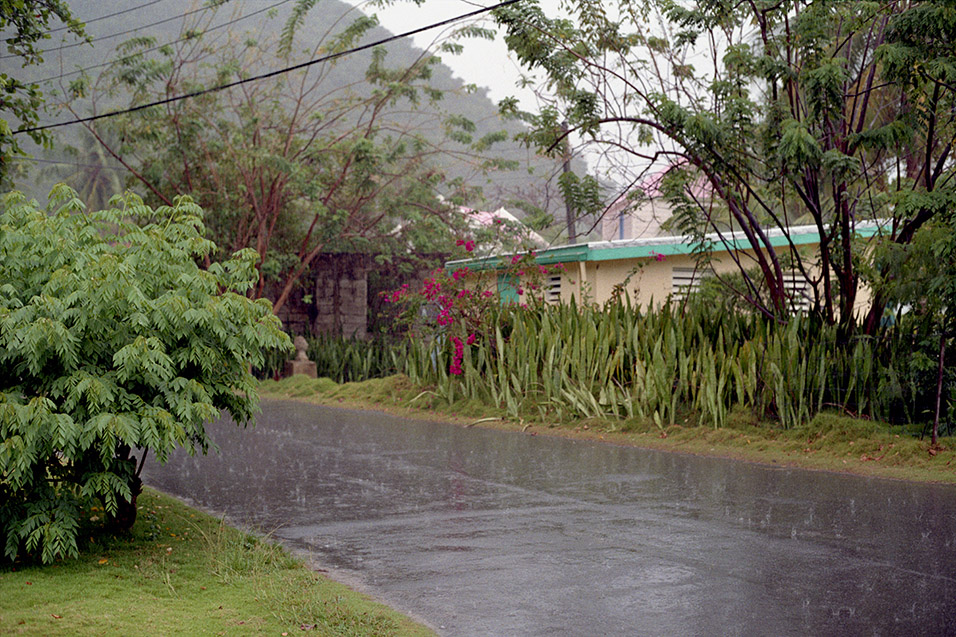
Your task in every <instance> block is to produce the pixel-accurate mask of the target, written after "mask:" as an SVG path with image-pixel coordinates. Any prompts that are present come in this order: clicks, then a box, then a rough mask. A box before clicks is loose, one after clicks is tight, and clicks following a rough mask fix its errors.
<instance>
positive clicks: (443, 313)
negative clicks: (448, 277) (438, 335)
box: [435, 294, 455, 327]
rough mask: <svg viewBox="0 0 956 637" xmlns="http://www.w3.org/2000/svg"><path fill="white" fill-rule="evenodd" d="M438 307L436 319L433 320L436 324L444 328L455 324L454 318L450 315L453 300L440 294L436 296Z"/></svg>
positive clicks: (453, 305)
mask: <svg viewBox="0 0 956 637" xmlns="http://www.w3.org/2000/svg"><path fill="white" fill-rule="evenodd" d="M438 307H439V311H438V318H437V319H435V322H436V323H438V324H439V325H441V326H442V327H444V326H446V325H451V324H452V323H454V322H455V317H454V316H452V315H451V311H452V309H453V308H454V307H455V299H453V298H452V297H450V296H447V295H445V294H441V295H439V296H438Z"/></svg>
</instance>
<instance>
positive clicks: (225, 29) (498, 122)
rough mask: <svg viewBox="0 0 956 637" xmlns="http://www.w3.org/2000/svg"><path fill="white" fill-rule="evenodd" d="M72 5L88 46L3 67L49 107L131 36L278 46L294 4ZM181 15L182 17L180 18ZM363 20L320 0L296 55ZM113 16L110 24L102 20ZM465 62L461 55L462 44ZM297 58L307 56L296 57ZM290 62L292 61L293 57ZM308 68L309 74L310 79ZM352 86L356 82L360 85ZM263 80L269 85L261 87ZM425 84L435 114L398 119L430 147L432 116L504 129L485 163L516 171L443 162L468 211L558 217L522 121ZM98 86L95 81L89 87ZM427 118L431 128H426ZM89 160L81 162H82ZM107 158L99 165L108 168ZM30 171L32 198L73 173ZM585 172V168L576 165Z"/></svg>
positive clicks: (334, 83)
mask: <svg viewBox="0 0 956 637" xmlns="http://www.w3.org/2000/svg"><path fill="white" fill-rule="evenodd" d="M70 4H71V7H72V8H73V10H74V13H75V14H76V15H77V16H78V17H79V18H80V19H83V20H85V21H87V31H88V33H89V35H90V36H91V37H92V38H93V42H92V44H82V45H79V46H77V45H76V41H75V40H66V41H61V40H59V39H58V36H60V35H61V33H62V32H60V33H54V34H53V38H52V39H51V40H49V41H47V43H46V44H45V46H44V48H45V49H47V50H48V53H47V54H46V56H45V57H46V60H45V63H44V64H43V65H42V66H39V67H31V68H28V69H24V70H18V69H12V68H10V63H11V62H12V60H10V59H3V60H0V63H2V64H3V68H4V71H5V72H9V73H11V74H14V75H19V74H21V73H22V74H24V77H25V78H26V79H31V80H35V81H37V80H51V81H47V82H45V83H44V86H45V87H46V89H47V91H48V94H49V96H50V99H49V101H50V103H51V104H52V103H54V102H55V97H54V95H55V94H56V93H62V92H64V91H65V90H66V89H67V88H68V86H69V82H70V81H72V80H75V79H76V78H77V77H78V75H79V74H78V73H77V70H78V69H87V71H86V72H87V73H88V74H89V76H90V77H91V78H92V79H93V80H95V79H96V78H97V76H98V74H100V73H102V72H103V70H104V69H105V68H106V65H107V64H108V63H109V61H110V60H112V59H115V58H116V57H117V55H118V53H117V51H116V49H117V47H118V46H119V45H120V44H121V43H122V42H124V41H126V40H127V39H129V38H132V37H152V38H155V41H156V44H155V46H157V47H158V46H160V45H162V44H166V43H175V42H176V41H177V40H181V38H182V33H183V32H184V29H189V28H199V29H201V30H203V31H204V36H203V37H204V40H205V41H207V42H210V43H213V44H214V43H217V42H219V43H221V42H224V41H226V40H225V39H226V38H227V37H230V34H231V35H232V37H241V38H254V39H256V40H267V39H270V38H271V39H275V38H277V37H278V36H279V33H280V30H281V27H282V25H284V24H285V23H286V20H287V18H288V16H289V14H290V11H291V9H292V7H293V6H294V5H295V3H294V2H292V1H291V0H270V1H269V2H265V1H261V0H259V1H257V0H245V1H239V0H236V1H234V2H230V3H228V4H227V5H226V6H224V7H222V8H221V9H219V11H218V12H217V14H216V15H215V17H214V18H212V19H209V18H208V15H209V14H208V13H206V12H204V11H203V10H202V8H201V6H200V5H199V4H187V3H183V2H177V1H176V0H118V1H117V2H113V3H110V4H109V5H104V4H103V3H101V2H96V1H95V0H73V1H72V2H71V3H70ZM184 15H185V17H183V16H184ZM360 15H361V14H360V13H359V12H358V11H357V10H356V9H354V8H352V7H350V6H349V5H348V4H345V3H344V2H340V1H339V0H322V1H321V2H319V3H318V4H317V5H316V6H315V7H314V8H313V9H312V10H311V11H310V12H309V13H308V14H307V15H306V17H305V19H304V21H303V22H302V24H301V26H300V28H299V32H298V35H297V39H296V48H297V49H300V50H304V49H306V48H311V47H312V46H313V43H315V42H321V41H323V40H326V39H327V35H328V34H330V33H339V32H341V31H342V30H343V29H344V28H346V26H347V25H348V24H349V23H350V22H351V21H353V20H354V19H356V18H358V17H360ZM104 16H111V17H104ZM390 35H391V34H390V32H389V31H387V30H386V29H384V28H381V27H375V28H373V29H371V30H370V31H369V32H368V33H367V34H366V35H365V36H364V37H363V39H362V40H361V43H362V44H364V43H368V42H375V41H378V40H381V39H384V38H386V37H388V36H390ZM464 46H465V49H464V53H462V55H468V48H467V42H465V44H464ZM384 48H385V50H386V51H387V55H386V64H387V65H388V66H390V67H401V66H405V65H408V64H410V63H411V62H412V61H413V60H415V59H416V58H418V57H419V56H420V55H422V51H420V50H418V49H416V48H414V47H413V46H412V45H411V44H410V42H409V41H408V40H397V41H393V42H390V43H388V44H387V45H385V46H384ZM299 59H308V58H307V57H300V58H299ZM371 59H372V53H371V51H370V50H365V51H361V52H359V53H356V54H352V55H349V56H347V57H344V58H340V59H339V60H338V61H337V62H336V63H335V64H328V63H326V64H325V65H323V66H322V68H321V70H320V69H318V68H317V69H316V72H318V73H323V74H325V77H324V79H323V84H322V85H323V87H324V90H329V91H333V90H339V89H342V88H343V87H352V90H362V89H361V88H358V89H356V88H355V87H356V86H357V85H359V84H360V83H361V82H360V81H361V80H362V78H364V77H365V71H366V69H367V67H368V65H369V63H370V61H371ZM297 61H299V60H298V59H297ZM271 70H274V69H272V68H250V69H248V70H247V72H248V74H250V75H255V74H259V73H263V72H268V71H271ZM311 72H312V71H310V73H311ZM357 80H358V82H357ZM265 81H269V80H265ZM431 84H432V86H433V87H434V88H437V89H439V90H441V91H442V92H443V93H444V97H443V99H442V100H441V101H440V102H438V103H437V105H436V106H435V107H433V108H432V113H431V114H430V115H426V114H422V113H418V114H414V115H413V114H408V113H405V114H403V115H401V116H400V117H405V118H406V119H405V120H404V121H403V122H402V123H403V124H405V125H412V124H415V119H414V118H420V119H421V122H422V125H423V126H424V127H426V129H427V131H428V134H429V135H430V136H431V138H432V139H434V141H435V143H436V144H437V143H443V144H445V145H447V140H442V138H443V131H442V129H441V127H438V126H435V124H434V122H435V121H438V119H436V118H441V119H444V118H447V117H448V116H449V115H451V114H454V115H456V116H460V117H464V118H467V119H469V120H471V121H472V122H474V123H475V125H476V130H475V131H474V132H473V133H472V137H473V138H474V139H478V138H481V137H483V136H484V135H487V134H489V133H494V132H498V131H505V132H506V133H507V138H508V139H507V141H504V142H500V143H497V144H495V145H494V146H492V148H491V149H490V151H488V155H489V156H493V157H495V158H497V159H503V160H506V161H512V162H517V165H518V168H517V169H514V170H495V171H492V172H488V173H484V174H483V173H482V172H480V171H477V170H476V169H475V167H474V165H473V162H472V161H469V160H464V159H462V158H461V157H458V158H455V157H452V156H451V155H445V156H443V158H442V160H441V168H442V169H443V170H444V171H445V172H446V174H447V175H448V177H449V179H451V178H455V177H459V178H462V179H465V180H466V181H467V182H468V183H469V184H470V185H472V186H477V187H480V188H481V192H482V194H483V197H484V200H481V199H480V198H476V199H475V200H474V201H472V202H469V203H470V204H471V205H473V206H474V207H481V208H485V209H494V208H497V207H498V206H502V205H505V206H507V207H509V208H510V209H512V210H513V211H515V212H516V214H518V215H519V216H522V212H521V206H520V205H518V204H516V202H515V200H522V201H525V202H527V203H528V204H530V205H531V206H538V207H541V208H545V209H547V210H548V211H549V212H551V213H552V214H553V215H554V216H555V217H556V218H558V219H561V218H563V203H562V201H561V199H560V196H559V195H558V193H557V181H556V175H557V174H558V172H559V171H560V163H559V162H556V161H553V160H548V159H545V158H541V157H536V156H535V155H534V153H533V152H531V151H529V150H528V149H527V148H525V147H524V146H523V145H521V144H520V143H517V142H514V141H512V139H511V138H513V136H514V135H515V134H516V133H519V132H521V130H522V128H521V124H520V123H517V122H514V121H503V120H502V119H501V118H500V117H499V115H498V111H497V106H496V105H495V104H494V103H493V102H492V101H491V100H490V99H488V97H487V91H486V90H485V89H482V88H477V89H476V90H469V87H466V86H465V85H464V83H463V82H462V80H461V79H460V78H457V77H455V76H454V74H453V73H452V71H451V70H450V69H449V68H448V67H447V66H445V65H443V64H438V65H436V66H435V67H434V69H433V76H432V79H431ZM94 88H95V82H94ZM94 95H95V97H96V111H97V112H104V111H105V110H108V109H107V105H108V104H111V103H112V104H116V105H125V104H126V103H128V98H127V97H124V96H122V95H121V96H114V97H112V98H106V97H104V95H102V93H98V94H97V93H94ZM91 111H92V106H91V104H90V103H86V104H82V105H80V106H79V112H80V113H81V114H87V113H89V112H91ZM69 117H70V115H69V113H67V112H59V113H56V112H54V113H51V114H49V115H48V117H47V121H50V122H54V121H62V120H64V119H68V118H69ZM426 120H428V121H426ZM55 132H56V146H57V147H59V148H63V147H64V146H67V145H73V146H78V147H82V146H83V144H82V139H81V137H80V136H79V134H78V133H79V127H75V126H69V127H64V128H59V129H56V130H55ZM44 157H45V158H46V161H47V162H50V161H54V162H55V161H60V162H66V163H67V164H69V163H83V162H89V161H90V160H89V159H88V158H86V157H88V156H87V155H86V154H84V153H80V154H79V155H75V156H72V157H71V156H66V155H64V154H63V153H62V152H57V153H55V154H54V155H44ZM84 158H86V159H84ZM110 159H111V158H108V157H107V158H104V159H103V161H104V162H105V163H107V164H108V165H110V166H115V162H111V161H110ZM33 166H34V167H33V170H32V171H31V172H30V176H29V178H27V179H24V180H21V182H20V183H19V184H18V185H19V186H20V187H21V188H22V187H25V186H26V187H27V189H28V190H32V191H33V192H34V193H35V194H40V193H43V192H45V191H46V190H47V189H48V186H49V184H50V183H52V182H53V181H55V180H57V179H62V178H63V177H64V176H65V175H67V174H69V172H70V171H71V169H73V167H71V166H69V165H60V166H56V165H54V164H50V163H44V162H42V161H41V162H33ZM576 169H578V170H583V165H578V166H576ZM106 172H107V173H108V175H107V176H108V177H110V178H111V179H112V181H114V182H118V181H119V180H120V179H122V178H123V173H122V172H121V171H115V170H112V169H107V171H106ZM558 232H559V228H558V227H557V226H555V227H554V228H552V231H551V232H550V233H548V235H549V236H554V235H556V234H557V233H558Z"/></svg>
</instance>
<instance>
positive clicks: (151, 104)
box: [13, 0, 521, 135]
mask: <svg viewBox="0 0 956 637" xmlns="http://www.w3.org/2000/svg"><path fill="white" fill-rule="evenodd" d="M520 1H521V0H505V2H499V3H498V4H495V5H492V6H490V7H482V8H481V9H477V10H475V11H470V12H468V13H463V14H461V15H458V16H455V17H453V18H448V19H447V20H442V21H441V22H434V23H432V24H429V25H427V26H424V27H419V28H417V29H412V30H411V31H405V32H404V33H399V34H397V35H391V36H389V37H387V38H383V39H381V40H376V41H375V42H370V43H368V44H363V45H361V46H357V47H354V48H351V49H348V50H346V51H339V52H338V53H330V54H329V55H323V56H322V57H319V58H316V59H314V60H309V61H308V62H302V63H301V64H295V65H293V66H287V67H284V68H281V69H278V70H276V71H270V72H268V73H263V74H261V75H255V76H253V77H247V78H245V79H242V80H236V81H235V82H228V83H226V84H219V85H217V86H211V87H209V88H206V89H203V90H201V91H194V92H192V93H184V94H183V95H175V96H173V97H167V98H166V99H162V100H157V101H155V102H149V103H148V104H140V105H139V106H133V107H130V108H125V109H122V110H119V111H111V112H109V113H102V114H100V115H91V116H89V117H79V118H77V119H71V120H68V121H65V122H57V123H55V124H46V125H44V126H34V127H32V128H24V129H21V130H17V131H14V132H13V135H23V134H26V133H35V132H37V131H43V130H49V129H51V128H60V127H61V126H70V125H72V124H82V123H85V122H93V121H96V120H100V119H105V118H108V117H116V116H118V115H126V114H128V113H135V112H136V111H142V110H145V109H147V108H152V107H154V106H163V105H165V104H172V103H174V102H181V101H182V100H186V99H191V98H193V97H199V96H201V95H208V94H209V93H216V92H218V91H223V90H225V89H227V88H232V87H234V86H240V85H242V84H248V83H249V82H257V81H259V80H265V79H268V78H270V77H275V76H277V75H283V74H285V73H290V72H292V71H297V70H299V69H304V68H307V67H309V66H313V65H315V64H321V63H322V62H328V61H330V60H335V59H337V58H340V57H345V56H347V55H351V54H353V53H358V52H359V51H365V50H367V49H371V48H374V47H376V46H381V45H382V44H388V43H389V42H394V41H395V40H401V39H403V38H407V37H410V36H413V35H418V34H419V33H424V32H425V31H431V30H432V29H437V28H438V27H443V26H447V25H449V24H454V23H455V22H460V21H461V20H465V19H467V18H473V17H475V16H477V15H481V14H482V13H488V12H489V11H494V10H495V9H500V8H501V7H507V6H508V5H512V4H515V3H517V2H520Z"/></svg>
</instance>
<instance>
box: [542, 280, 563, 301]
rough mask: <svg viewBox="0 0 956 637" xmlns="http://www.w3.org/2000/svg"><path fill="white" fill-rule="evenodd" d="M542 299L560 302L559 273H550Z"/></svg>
mask: <svg viewBox="0 0 956 637" xmlns="http://www.w3.org/2000/svg"><path fill="white" fill-rule="evenodd" d="M545 285H546V287H545V291H544V300H545V301H547V302H548V303H560V302H561V275H560V274H551V275H549V276H548V280H547V281H546V283H545Z"/></svg>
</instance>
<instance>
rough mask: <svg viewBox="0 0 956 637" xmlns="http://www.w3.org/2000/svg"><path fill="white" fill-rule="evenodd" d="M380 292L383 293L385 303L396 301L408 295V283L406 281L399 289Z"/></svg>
mask: <svg viewBox="0 0 956 637" xmlns="http://www.w3.org/2000/svg"><path fill="white" fill-rule="evenodd" d="M382 294H384V295H385V302H386V303H398V302H400V301H401V300H402V299H403V298H404V297H406V296H408V284H407V283H406V284H405V285H403V286H402V287H400V288H399V289H397V290H393V291H392V292H383V293H382Z"/></svg>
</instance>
